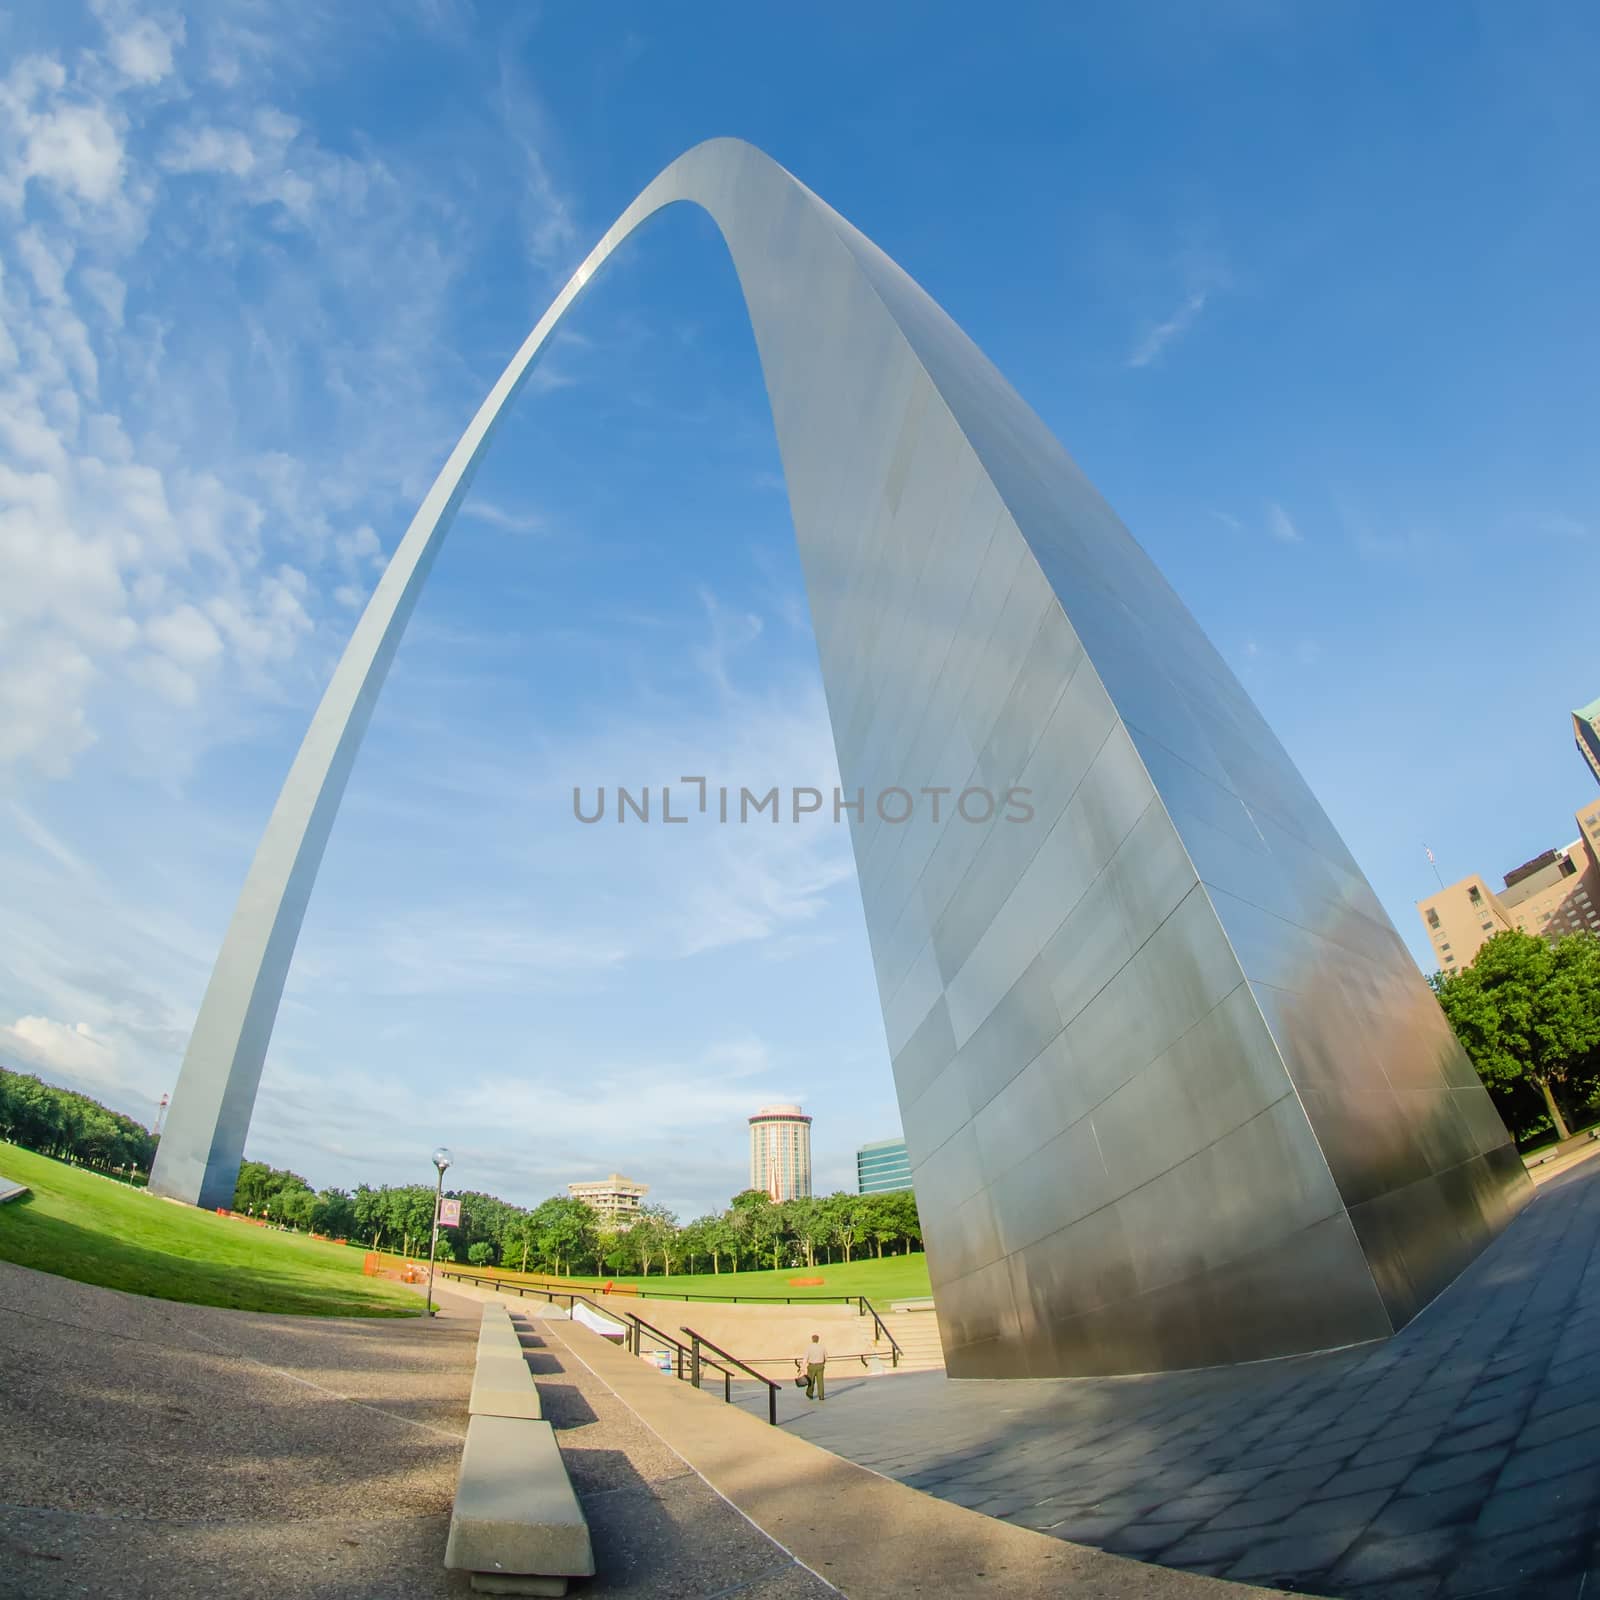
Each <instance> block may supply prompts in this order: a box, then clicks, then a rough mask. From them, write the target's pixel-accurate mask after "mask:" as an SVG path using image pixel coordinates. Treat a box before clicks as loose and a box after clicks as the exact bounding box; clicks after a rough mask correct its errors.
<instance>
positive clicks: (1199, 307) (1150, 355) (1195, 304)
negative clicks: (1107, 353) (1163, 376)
mask: <svg viewBox="0 0 1600 1600" xmlns="http://www.w3.org/2000/svg"><path fill="white" fill-rule="evenodd" d="M1210 297H1211V296H1210V291H1209V290H1206V289H1196V290H1195V291H1194V292H1193V293H1192V294H1190V295H1189V296H1187V298H1186V299H1185V300H1184V302H1183V304H1182V305H1180V306H1179V307H1178V309H1177V310H1176V311H1174V312H1173V313H1172V315H1171V316H1170V317H1168V318H1167V319H1166V321H1165V322H1158V323H1157V324H1156V325H1155V326H1154V327H1153V328H1151V329H1149V330H1148V331H1147V332H1146V333H1145V335H1144V337H1143V338H1141V339H1140V340H1139V342H1138V343H1137V344H1136V345H1135V346H1134V347H1133V350H1132V351H1131V352H1130V354H1129V356H1128V365H1129V366H1130V367H1148V366H1149V365H1150V363H1151V362H1152V361H1154V360H1155V359H1156V358H1157V357H1158V356H1159V355H1160V354H1161V352H1162V351H1163V350H1165V349H1166V348H1167V346H1168V345H1169V344H1171V343H1172V342H1173V341H1174V340H1175V339H1181V338H1182V337H1183V335H1184V334H1186V333H1187V332H1188V331H1189V329H1190V328H1192V327H1193V326H1194V323H1195V320H1196V318H1198V317H1199V315H1200V313H1201V312H1202V311H1204V310H1205V308H1206V302H1207V300H1209V299H1210Z"/></svg>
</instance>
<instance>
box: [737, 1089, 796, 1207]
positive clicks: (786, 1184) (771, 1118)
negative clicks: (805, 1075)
mask: <svg viewBox="0 0 1600 1600" xmlns="http://www.w3.org/2000/svg"><path fill="white" fill-rule="evenodd" d="M750 1187H751V1188H752V1189H765V1190H766V1192H767V1193H768V1194H770V1195H771V1196H772V1198H773V1199H774V1200H807V1199H809V1198H810V1197H811V1118H810V1117H808V1116H807V1115H806V1114H805V1112H803V1111H802V1110H801V1109H800V1107H799V1106H762V1108H761V1109H760V1110H759V1111H758V1112H756V1114H755V1115H754V1116H753V1117H751V1119H750Z"/></svg>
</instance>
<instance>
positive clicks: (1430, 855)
mask: <svg viewBox="0 0 1600 1600" xmlns="http://www.w3.org/2000/svg"><path fill="white" fill-rule="evenodd" d="M1422 853H1423V854H1424V855H1425V856H1427V858H1428V861H1429V863H1430V864H1432V862H1433V851H1431V850H1430V849H1429V848H1428V847H1427V845H1423V847H1422Z"/></svg>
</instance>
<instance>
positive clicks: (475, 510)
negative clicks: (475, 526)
mask: <svg viewBox="0 0 1600 1600" xmlns="http://www.w3.org/2000/svg"><path fill="white" fill-rule="evenodd" d="M461 515H462V516H464V517H469V518H471V520H472V521H474V522H485V523H487V524H488V525H489V526H490V527H491V528H504V529H505V531H506V532H507V533H543V532H544V530H545V520H544V518H543V517H541V516H539V515H538V514H537V513H536V512H532V511H507V510H506V508H505V507H504V506H497V505H496V504H495V503H494V502H493V501H492V500H470V501H468V502H467V504H466V505H464V506H462V508H461Z"/></svg>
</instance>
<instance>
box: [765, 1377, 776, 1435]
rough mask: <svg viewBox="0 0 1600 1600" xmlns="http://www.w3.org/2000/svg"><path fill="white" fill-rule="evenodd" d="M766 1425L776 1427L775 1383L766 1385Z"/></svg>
mask: <svg viewBox="0 0 1600 1600" xmlns="http://www.w3.org/2000/svg"><path fill="white" fill-rule="evenodd" d="M767 1425H768V1426H769V1427H773V1428H776V1427H777V1426H778V1386H777V1384H775V1383H769V1384H768V1385H767Z"/></svg>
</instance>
